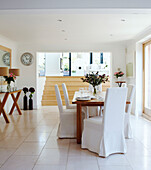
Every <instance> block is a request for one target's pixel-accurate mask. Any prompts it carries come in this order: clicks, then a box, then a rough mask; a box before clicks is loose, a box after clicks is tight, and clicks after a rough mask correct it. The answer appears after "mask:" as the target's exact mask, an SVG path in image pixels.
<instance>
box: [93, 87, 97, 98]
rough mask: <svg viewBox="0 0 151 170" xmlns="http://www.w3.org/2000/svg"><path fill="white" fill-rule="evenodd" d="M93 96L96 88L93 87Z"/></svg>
mask: <svg viewBox="0 0 151 170" xmlns="http://www.w3.org/2000/svg"><path fill="white" fill-rule="evenodd" d="M93 95H94V96H95V95H96V87H93Z"/></svg>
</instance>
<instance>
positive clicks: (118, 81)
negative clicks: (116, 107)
mask: <svg viewBox="0 0 151 170" xmlns="http://www.w3.org/2000/svg"><path fill="white" fill-rule="evenodd" d="M115 83H126V81H122V80H121V81H116V82H115Z"/></svg>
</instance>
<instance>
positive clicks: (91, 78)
mask: <svg viewBox="0 0 151 170" xmlns="http://www.w3.org/2000/svg"><path fill="white" fill-rule="evenodd" d="M81 79H82V81H83V82H86V83H89V84H91V85H92V86H93V88H94V94H96V86H98V85H100V84H101V83H105V82H106V81H108V79H109V76H106V75H105V74H103V75H99V72H98V71H97V72H96V73H93V72H92V73H90V74H86V76H85V78H81Z"/></svg>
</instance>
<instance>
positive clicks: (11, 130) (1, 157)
mask: <svg viewBox="0 0 151 170" xmlns="http://www.w3.org/2000/svg"><path fill="white" fill-rule="evenodd" d="M9 119H10V121H11V122H10V124H7V125H6V123H5V121H4V119H3V117H2V116H0V167H1V168H0V169H3V170H32V169H33V170H150V169H151V122H150V121H148V120H146V119H144V118H142V117H140V118H136V117H134V116H132V117H131V120H132V127H133V132H134V138H133V139H129V140H126V142H127V153H126V154H125V155H123V154H114V155H111V156H109V157H108V158H100V157H98V155H97V154H95V153H92V152H89V151H87V150H82V149H81V148H80V145H78V144H77V143H76V140H75V139H57V135H56V134H57V128H58V123H59V114H58V109H57V107H41V108H40V109H39V110H33V111H23V115H22V116H19V115H18V114H17V113H16V112H15V113H14V114H13V115H12V116H9Z"/></svg>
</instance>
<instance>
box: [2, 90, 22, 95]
mask: <svg viewBox="0 0 151 170" xmlns="http://www.w3.org/2000/svg"><path fill="white" fill-rule="evenodd" d="M21 91H22V89H18V90H14V91H10V92H8V91H2V92H0V94H4V93H9V94H13V93H17V92H21Z"/></svg>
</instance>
